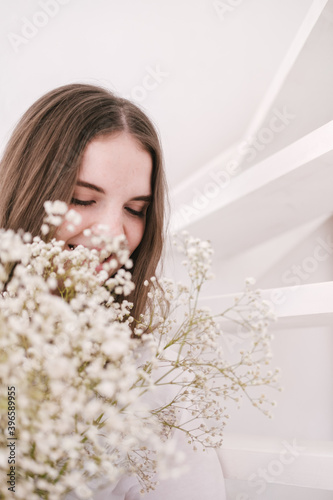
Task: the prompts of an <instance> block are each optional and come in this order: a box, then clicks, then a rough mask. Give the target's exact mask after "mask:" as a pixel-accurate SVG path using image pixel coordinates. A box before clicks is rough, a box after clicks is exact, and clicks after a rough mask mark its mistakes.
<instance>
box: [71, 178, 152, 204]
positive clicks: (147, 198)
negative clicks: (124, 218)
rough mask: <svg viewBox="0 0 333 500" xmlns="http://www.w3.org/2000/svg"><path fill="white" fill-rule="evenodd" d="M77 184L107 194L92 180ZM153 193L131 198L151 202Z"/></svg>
mask: <svg viewBox="0 0 333 500" xmlns="http://www.w3.org/2000/svg"><path fill="white" fill-rule="evenodd" d="M76 185H77V186H82V187H85V188H88V189H92V190H93V191H97V192H98V193H102V194H105V191H104V189H103V188H101V187H99V186H96V184H91V183H90V182H85V181H77V183H76ZM152 198H153V197H152V195H150V194H149V195H142V196H135V197H134V198H131V200H130V201H147V202H151V200H152Z"/></svg>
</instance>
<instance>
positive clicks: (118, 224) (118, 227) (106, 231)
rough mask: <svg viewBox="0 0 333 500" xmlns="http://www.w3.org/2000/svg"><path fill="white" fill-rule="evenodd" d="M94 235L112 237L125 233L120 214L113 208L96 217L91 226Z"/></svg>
mask: <svg viewBox="0 0 333 500" xmlns="http://www.w3.org/2000/svg"><path fill="white" fill-rule="evenodd" d="M91 230H92V232H93V234H95V235H106V236H111V237H112V238H114V237H116V236H120V235H125V231H124V225H123V218H122V214H120V213H118V212H117V211H115V210H112V211H107V212H105V213H103V214H101V216H100V217H98V220H96V221H94V223H93V225H92V226H91Z"/></svg>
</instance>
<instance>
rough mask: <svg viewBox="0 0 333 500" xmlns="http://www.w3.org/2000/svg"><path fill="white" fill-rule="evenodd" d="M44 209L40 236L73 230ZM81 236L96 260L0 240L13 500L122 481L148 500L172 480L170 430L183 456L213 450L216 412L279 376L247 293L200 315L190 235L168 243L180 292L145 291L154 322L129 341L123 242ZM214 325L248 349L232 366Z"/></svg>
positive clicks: (199, 244)
mask: <svg viewBox="0 0 333 500" xmlns="http://www.w3.org/2000/svg"><path fill="white" fill-rule="evenodd" d="M45 208H46V212H47V216H46V220H45V221H44V224H46V225H47V228H46V227H45V228H44V229H45V231H43V232H44V233H45V234H47V233H48V231H49V226H50V225H60V224H61V221H62V220H63V218H64V217H65V218H66V217H67V221H68V222H69V223H73V224H76V223H78V219H77V218H76V216H75V214H73V213H70V212H67V207H65V206H64V204H63V203H62V202H52V203H51V202H49V203H46V205H45ZM85 236H86V237H88V236H91V242H92V247H95V248H102V250H100V251H97V250H89V249H88V248H84V247H83V246H77V247H75V248H73V249H72V250H66V249H64V244H63V242H61V241H56V240H52V241H50V242H47V243H45V242H44V241H43V240H42V239H40V238H38V237H35V238H31V236H30V235H28V234H24V233H23V232H19V233H14V232H13V231H10V230H8V231H4V230H0V382H1V386H2V387H7V386H11V385H14V386H15V387H16V388H17V392H16V401H15V404H16V422H15V423H16V430H15V432H16V437H17V440H18V441H17V442H18V443H19V446H17V457H16V463H17V466H18V469H17V470H18V471H19V473H18V474H19V475H18V477H17V484H16V491H15V495H16V497H17V498H18V499H22V500H23V499H26V498H29V499H31V500H34V499H36V500H37V499H38V498H45V499H47V500H53V499H54V500H55V499H58V498H62V497H63V496H64V495H65V494H66V493H67V492H69V491H71V490H74V491H75V493H76V495H77V496H78V497H80V498H87V499H88V498H91V496H92V488H93V487H96V484H98V485H101V486H103V484H105V482H115V481H117V479H119V477H120V476H121V475H122V474H135V475H136V476H137V477H138V479H139V481H140V482H141V484H142V486H143V488H144V490H149V489H151V488H153V487H154V476H155V474H156V472H157V471H159V472H160V474H161V477H163V476H166V475H168V474H169V475H171V476H176V474H177V473H179V472H180V470H181V467H180V463H181V460H182V458H183V457H182V456H180V455H179V454H177V453H176V452H175V445H174V442H173V440H172V436H173V434H174V430H175V429H178V431H184V432H185V433H186V435H187V437H188V441H189V442H190V443H191V444H192V445H193V446H194V447H196V446H197V444H198V443H199V444H201V445H203V447H210V446H214V447H215V446H220V444H221V442H222V436H223V429H224V426H225V423H226V420H227V419H228V415H227V413H226V410H225V407H224V404H225V403H224V401H225V399H227V398H231V399H234V400H236V401H237V400H238V398H239V396H240V394H241V393H245V394H247V395H248V396H249V397H251V395H250V394H249V390H251V389H252V388H253V386H258V387H261V386H271V385H272V386H274V385H275V384H276V372H274V373H273V372H265V373H263V371H264V370H265V368H266V363H268V362H269V360H270V350H269V346H270V338H271V336H270V335H269V334H268V332H267V326H268V324H269V321H271V320H272V319H273V316H272V313H271V311H270V310H269V308H268V306H267V305H266V304H265V302H264V301H262V299H261V297H260V294H259V293H258V292H254V291H252V290H251V280H247V282H246V288H245V292H244V294H243V296H241V297H239V298H238V300H237V301H235V304H234V306H233V307H232V308H230V309H228V310H227V311H224V312H222V313H221V314H220V315H218V316H217V317H213V316H212V314H211V313H210V311H209V310H207V309H203V308H199V307H198V297H199V294H200V290H201V287H202V285H203V284H204V282H205V281H206V280H207V279H211V277H212V275H211V255H212V248H211V246H210V244H209V243H208V242H203V241H200V240H199V239H194V238H192V237H190V236H189V235H188V234H187V233H184V234H182V235H181V236H180V237H179V238H178V239H177V240H176V242H175V243H176V246H177V247H178V249H179V250H180V251H181V252H183V253H184V254H185V257H186V260H185V265H186V266H187V270H188V275H189V278H190V283H189V285H186V284H182V283H178V284H176V283H175V282H174V281H173V280H170V279H166V278H165V279H163V280H161V282H160V283H159V282H158V281H157V279H156V278H155V277H152V278H151V279H150V280H149V281H147V282H145V283H144V284H145V285H146V286H147V287H149V293H148V296H149V298H150V300H151V302H152V304H153V310H152V311H153V312H152V313H151V312H150V313H149V314H148V312H147V314H146V315H144V316H142V317H141V321H140V322H139V321H137V322H136V325H135V327H133V329H132V328H131V323H133V322H134V318H132V317H131V315H130V311H131V307H132V304H130V303H129V302H128V301H127V300H126V296H128V295H129V294H130V293H131V291H132V290H133V287H134V284H133V282H132V280H131V273H130V272H129V270H128V269H130V268H131V266H132V262H131V261H130V259H129V258H128V249H127V244H126V241H125V240H124V239H123V238H118V239H117V238H116V239H114V240H110V239H108V238H107V237H106V236H103V231H102V230H101V231H100V233H99V235H97V236H96V235H94V234H91V233H90V231H89V230H87V231H86V234H85ZM101 264H102V266H101ZM120 266H122V267H121V268H120V269H119V267H120ZM97 269H101V270H100V271H97ZM116 269H118V271H117V272H115V270H116ZM112 272H114V274H112ZM110 275H111V277H110ZM161 285H162V286H161ZM167 303H169V307H167V306H166V304H167ZM220 317H224V318H227V317H228V318H229V319H231V320H232V321H234V322H235V323H236V324H241V325H242V326H243V327H244V328H245V329H246V331H247V332H248V334H249V336H250V341H249V343H250V345H249V347H247V348H244V349H243V350H241V351H240V352H239V359H238V360H232V362H231V361H230V360H228V359H227V357H226V356H225V352H224V350H223V336H224V333H223V332H222V331H221V328H220V327H219V324H218V320H219V318H220ZM133 333H134V334H135V335H133ZM152 401H154V403H153V405H152V403H151V402H152ZM252 401H253V404H254V405H256V406H258V407H259V408H261V407H264V406H265V405H266V404H267V402H268V401H267V398H266V397H265V396H264V395H260V397H259V398H257V399H252ZM5 405H6V394H5V393H1V395H0V406H1V407H3V408H4V407H5ZM263 411H264V412H266V413H267V411H266V409H263ZM0 418H1V424H2V428H5V427H6V425H5V421H4V420H3V419H4V417H3V416H1V417H0ZM178 431H177V432H178ZM6 456H7V449H6V448H1V449H0V478H1V485H0V497H1V498H2V497H3V498H7V496H6V495H7V493H8V490H7V485H6V478H7V473H8V470H7V466H8V464H7V461H6ZM78 485H79V486H78Z"/></svg>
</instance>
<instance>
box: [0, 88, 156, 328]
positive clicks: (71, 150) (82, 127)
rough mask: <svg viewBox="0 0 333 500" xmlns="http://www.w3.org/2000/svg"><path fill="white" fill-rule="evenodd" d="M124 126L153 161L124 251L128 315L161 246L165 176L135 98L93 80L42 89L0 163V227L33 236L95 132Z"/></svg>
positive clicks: (137, 306)
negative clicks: (139, 220)
mask: <svg viewBox="0 0 333 500" xmlns="http://www.w3.org/2000/svg"><path fill="white" fill-rule="evenodd" d="M119 131H124V132H127V133H129V134H131V135H132V137H134V138H135V139H136V141H137V142H138V144H139V145H140V146H141V147H142V149H143V150H145V151H147V152H148V153H149V154H150V155H151V158H152V161H153V171H152V179H151V184H152V186H151V187H152V202H151V204H150V206H149V208H148V211H147V218H146V227H145V232H144V235H143V238H142V241H141V243H140V245H139V246H138V248H137V249H136V250H135V251H134V253H133V254H132V256H131V258H132V260H133V262H134V267H133V270H132V272H133V281H134V283H135V285H136V286H135V290H134V292H133V294H132V296H130V297H129V300H131V301H132V302H133V303H134V307H133V310H132V314H133V317H134V318H135V319H139V317H140V314H141V313H143V311H144V309H145V307H146V305H147V293H148V289H147V287H145V286H144V285H143V283H144V281H145V280H146V279H149V278H150V277H151V276H153V275H155V272H156V267H157V264H158V262H159V260H160V257H161V252H162V248H163V240H164V232H163V224H164V208H165V195H166V181H165V175H164V169H163V158H162V149H161V145H160V141H159V138H158V135H157V132H156V130H155V127H154V125H153V124H152V122H151V121H150V119H149V118H148V117H147V116H146V115H145V113H143V111H141V110H140V108H138V107H137V106H136V105H135V104H133V103H132V102H130V101H128V100H127V99H123V98H121V97H117V96H116V95H114V94H113V93H112V92H110V91H109V90H106V89H104V88H102V87H98V86H95V85H86V84H71V85H65V86H62V87H59V88H57V89H55V90H52V91H51V92H48V93H47V94H45V95H44V96H42V97H41V98H40V99H38V100H37V101H36V102H35V103H34V104H33V105H32V106H31V107H30V108H29V109H28V110H27V111H26V113H25V114H24V115H23V117H22V118H21V120H20V121H19V123H18V124H17V126H16V128H15V130H14V132H13V134H12V137H11V139H10V140H9V142H8V145H7V147H6V150H5V152H4V155H3V158H2V160H1V163H0V179H1V186H0V227H3V228H6V229H8V228H11V229H14V230H18V229H20V228H22V229H24V230H25V231H29V232H30V233H31V234H32V235H33V236H36V235H40V228H41V225H42V220H43V217H44V215H45V212H44V202H45V201H46V200H51V201H55V200H62V201H65V202H66V203H68V204H69V203H70V201H71V198H72V195H73V191H74V187H75V184H76V180H77V176H78V172H79V167H80V164H81V158H82V155H83V152H84V150H85V148H86V146H87V144H88V143H89V142H90V141H91V140H92V139H93V138H95V137H97V136H99V135H104V134H112V133H113V132H119Z"/></svg>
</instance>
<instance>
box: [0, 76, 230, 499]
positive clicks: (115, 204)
mask: <svg viewBox="0 0 333 500" xmlns="http://www.w3.org/2000/svg"><path fill="white" fill-rule="evenodd" d="M0 178H1V185H0V227H4V228H11V229H14V230H18V229H19V228H23V229H24V230H25V231H29V232H30V233H31V234H33V235H39V234H40V228H41V225H42V220H43V217H44V215H45V213H44V202H45V201H47V200H52V201H54V200H62V201H65V202H66V203H67V204H69V205H70V206H72V207H73V208H75V209H76V210H77V211H79V212H80V214H81V217H82V218H81V223H80V224H79V225H78V226H76V228H75V231H74V232H71V231H69V229H68V227H67V226H66V224H63V225H62V226H61V227H60V228H59V229H58V230H57V231H56V232H55V233H53V234H52V233H51V234H49V237H50V238H51V237H53V236H55V237H56V238H57V239H61V240H64V241H65V244H66V248H67V249H71V248H74V247H75V246H76V245H79V244H82V245H84V246H90V240H89V239H88V237H87V236H86V235H85V234H86V232H85V231H84V230H85V229H90V230H91V231H92V232H93V233H94V231H95V232H98V227H99V225H100V224H103V226H107V227H108V231H109V232H110V234H111V235H112V236H117V235H119V234H124V235H125V236H126V239H127V242H128V246H129V250H130V253H131V259H132V260H133V269H132V274H133V281H134V283H135V290H134V292H133V293H132V296H130V297H129V300H131V301H132V302H133V303H134V307H133V309H132V315H133V317H134V318H136V319H138V318H139V315H140V313H142V312H143V311H144V309H145V308H146V307H147V306H148V305H149V304H148V302H147V291H148V290H147V287H145V286H144V281H145V280H146V279H149V278H150V277H151V276H154V275H155V271H156V267H157V264H158V262H159V260H160V257H161V252H162V248H163V222H164V203H165V190H166V187H165V186H166V185H165V177H164V170H163V160H162V151H161V146H160V142H159V138H158V135H157V133H156V131H155V128H154V126H153V124H152V123H151V121H150V120H149V119H148V118H147V116H146V115H145V114H144V113H143V112H142V111H141V110H140V109H139V108H138V107H137V106H135V105H134V104H133V103H131V102H130V101H128V100H126V99H122V98H120V97H117V96H115V95H113V94H112V93H111V92H109V91H107V90H105V89H103V88H100V87H96V86H92V85H84V84H72V85H66V86H63V87H60V88H57V89H55V90H53V91H51V92H49V93H47V94H46V95H44V96H43V97H41V98H40V99H39V100H38V101H37V102H36V103H34V104H33V105H32V106H31V107H30V108H29V109H28V111H27V112H26V113H25V114H24V115H23V117H22V119H21V120H20V122H19V123H18V125H17V127H16V128H15V130H14V132H13V135H12V137H11V139H10V141H9V143H8V145H7V148H6V150H5V152H4V155H3V158H2V161H1V164H0ZM178 443H179V446H180V447H181V448H182V449H183V450H184V452H185V453H186V455H187V463H188V465H189V472H188V473H187V474H186V475H185V476H181V477H180V478H179V479H177V480H176V479H173V480H170V481H165V482H163V483H161V484H160V486H159V487H158V488H157V490H156V491H155V492H153V493H150V494H147V495H146V496H145V497H144V498H147V499H151V500H154V499H156V500H157V499H158V500H164V499H170V498H173V500H177V499H179V500H180V499H182V500H186V499H188V500H204V499H206V498H207V499H208V498H209V499H210V500H223V499H224V498H225V493H224V482H223V475H222V472H221V467H220V464H219V461H218V458H217V455H216V453H215V451H212V452H208V453H199V452H197V453H194V452H193V451H192V448H191V447H190V446H187V443H186V440H185V438H184V436H182V435H180V436H179V439H178ZM139 489H140V488H139V485H138V483H137V482H136V480H135V478H124V479H123V480H121V481H120V482H119V483H118V484H117V485H110V487H109V488H107V489H106V490H104V491H98V492H97V491H96V496H95V497H94V498H96V499H103V500H107V499H108V500H115V499H123V500H125V499H126V500H130V499H132V500H134V499H137V498H141V496H140V494H139Z"/></svg>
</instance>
